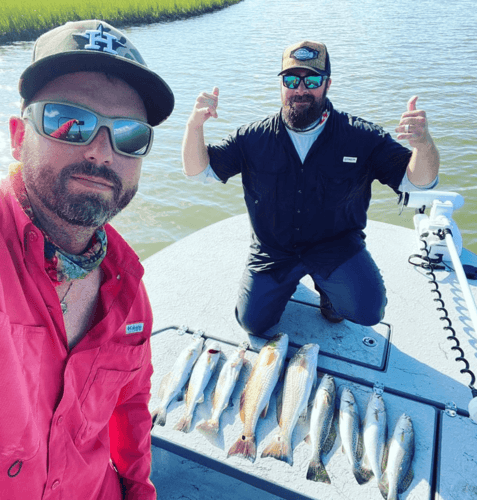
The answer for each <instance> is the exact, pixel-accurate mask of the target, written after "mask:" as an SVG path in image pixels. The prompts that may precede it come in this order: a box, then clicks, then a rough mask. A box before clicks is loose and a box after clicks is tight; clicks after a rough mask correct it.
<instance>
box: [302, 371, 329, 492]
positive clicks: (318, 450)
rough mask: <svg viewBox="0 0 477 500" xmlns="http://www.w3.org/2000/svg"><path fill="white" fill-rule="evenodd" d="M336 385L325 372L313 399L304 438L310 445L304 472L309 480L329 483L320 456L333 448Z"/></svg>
mask: <svg viewBox="0 0 477 500" xmlns="http://www.w3.org/2000/svg"><path fill="white" fill-rule="evenodd" d="M335 400H336V385H335V380H334V378H333V377H332V376H331V375H327V374H325V375H324V376H323V378H322V379H321V382H320V385H319V386H318V390H317V391H316V394H315V399H314V400H313V408H312V410H311V416H310V433H309V434H308V436H307V437H306V438H305V440H306V442H307V443H309V444H310V445H311V458H310V464H309V466H308V471H307V473H306V478H307V479H309V480H310V481H317V482H322V483H327V484H330V483H331V480H330V477H329V475H328V472H327V471H326V469H325V466H324V465H323V462H322V459H321V456H322V454H323V455H326V454H327V453H329V452H330V451H331V448H333V444H334V442H335V439H336V431H335V428H334V425H333V415H334V413H335Z"/></svg>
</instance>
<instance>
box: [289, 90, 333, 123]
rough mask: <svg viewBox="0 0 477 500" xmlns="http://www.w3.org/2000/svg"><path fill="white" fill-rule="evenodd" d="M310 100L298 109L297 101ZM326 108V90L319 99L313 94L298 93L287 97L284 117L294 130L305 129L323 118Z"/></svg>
mask: <svg viewBox="0 0 477 500" xmlns="http://www.w3.org/2000/svg"><path fill="white" fill-rule="evenodd" d="M297 102H308V103H310V105H309V106H308V107H307V108H304V109H297V107H296V106H295V103H297ZM325 109H326V91H325V92H324V93H323V96H322V97H321V98H320V99H319V100H317V99H315V97H314V96H312V95H311V94H303V95H296V96H293V97H290V98H289V99H287V100H286V101H285V102H284V104H283V107H282V117H283V120H284V122H285V124H286V125H287V126H288V127H289V128H291V129H292V130H298V131H300V130H305V129H306V128H308V127H309V126H310V125H311V124H313V123H315V122H316V121H317V120H319V119H320V118H321V115H322V114H323V112H324V111H325Z"/></svg>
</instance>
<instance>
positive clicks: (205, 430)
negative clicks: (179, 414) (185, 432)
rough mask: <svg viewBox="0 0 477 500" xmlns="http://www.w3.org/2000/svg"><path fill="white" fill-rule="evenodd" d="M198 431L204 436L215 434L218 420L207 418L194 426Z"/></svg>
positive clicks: (217, 430)
mask: <svg viewBox="0 0 477 500" xmlns="http://www.w3.org/2000/svg"><path fill="white" fill-rule="evenodd" d="M196 429H197V430H198V431H200V432H201V433H202V434H204V435H206V436H216V435H217V434H218V433H219V422H218V420H207V421H206V422H203V423H202V424H200V425H198V426H197V427H196Z"/></svg>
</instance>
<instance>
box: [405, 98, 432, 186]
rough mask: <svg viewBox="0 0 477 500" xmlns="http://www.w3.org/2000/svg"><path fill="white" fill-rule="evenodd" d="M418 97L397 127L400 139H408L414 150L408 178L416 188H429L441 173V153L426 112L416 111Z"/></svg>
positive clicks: (412, 100)
mask: <svg viewBox="0 0 477 500" xmlns="http://www.w3.org/2000/svg"><path fill="white" fill-rule="evenodd" d="M416 102H417V95H415V96H413V97H411V98H410V99H409V101H408V103H407V111H406V112H405V113H403V114H402V116H401V121H400V122H399V125H398V126H397V127H396V132H398V134H399V135H398V136H397V138H398V139H407V140H408V141H409V144H410V145H411V147H412V148H414V149H413V152H412V156H411V159H410V160H409V164H408V166H407V176H408V178H409V180H410V181H411V182H412V183H413V184H414V185H415V186H427V185H428V184H430V183H431V182H433V181H434V179H435V178H436V176H437V174H438V172H439V152H438V151H437V148H436V145H435V144H434V141H433V140H432V137H431V134H429V130H428V127H427V118H426V112H425V111H423V110H417V109H416Z"/></svg>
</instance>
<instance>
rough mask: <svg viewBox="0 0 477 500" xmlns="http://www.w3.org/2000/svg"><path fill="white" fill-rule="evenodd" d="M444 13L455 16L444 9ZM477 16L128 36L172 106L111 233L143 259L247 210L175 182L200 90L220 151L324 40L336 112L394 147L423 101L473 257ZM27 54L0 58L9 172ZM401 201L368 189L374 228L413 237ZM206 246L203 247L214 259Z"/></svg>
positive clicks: (221, 193)
mask: <svg viewBox="0 0 477 500" xmlns="http://www.w3.org/2000/svg"><path fill="white" fill-rule="evenodd" d="M450 5H451V9H450ZM476 21H477V14H476V10H475V7H474V5H473V3H472V2H471V1H470V0H456V1H455V2H452V4H449V3H445V2H444V3H443V2H440V1H437V0H433V1H431V0H422V1H420V2H411V1H408V0H396V1H394V2H379V1H378V0H362V1H360V2H358V1H356V0H342V1H340V2H335V1H332V0H273V1H272V0H244V1H243V2H240V3H239V4H237V5H234V6H232V7H229V8H227V9H224V10H222V11H219V12H216V13H213V14H208V15H204V16H200V17H198V18H193V19H188V20H184V21H176V22H172V23H165V24H154V25H147V26H140V27H136V28H132V29H128V30H126V31H127V33H128V35H129V36H130V37H131V39H132V40H133V41H134V43H135V44H136V46H137V47H138V48H140V50H141V52H142V54H143V56H144V57H145V59H146V61H147V62H148V64H149V66H150V67H151V68H152V69H154V70H155V71H157V72H158V73H159V74H160V75H161V76H163V78H164V79H165V80H166V81H167V82H168V83H169V85H170V86H171V87H172V89H173V91H174V93H175V96H176V107H175V111H174V113H173V115H172V116H171V118H170V119H169V120H168V121H167V122H166V123H165V124H163V125H162V126H161V127H159V128H158V129H156V142H155V145H154V147H153V151H152V153H151V154H150V155H149V156H148V158H147V160H146V161H145V162H144V165H143V177H142V181H141V184H140V190H139V193H138V195H137V196H136V199H135V200H134V201H133V202H132V204H131V205H130V207H129V208H128V209H127V210H126V211H125V212H124V213H123V214H121V215H119V216H118V217H117V218H116V219H115V222H114V225H115V226H116V227H117V228H118V229H119V231H121V232H122V234H124V235H125V237H126V238H127V239H128V241H129V242H130V243H131V244H132V245H133V246H134V248H135V249H136V250H137V251H138V252H139V254H140V255H141V256H142V257H145V256H147V255H149V254H151V253H152V252H154V251H157V250H159V249H161V248H163V247H164V246H167V245H169V244H170V243H172V242H174V241H176V240H178V239H180V238H183V237H184V236H186V235H188V234H190V233H192V232H193V231H196V230H198V229H200V228H202V227H204V226H207V225H209V224H211V223H213V222H216V221H218V220H221V219H224V218H226V217H230V216H232V215H236V214H239V213H243V212H244V211H245V208H244V202H243V194H242V188H241V184H240V179H238V178H237V179H233V180H231V181H229V183H228V184H227V185H226V186H223V185H213V186H202V185H197V184H195V183H193V182H191V181H188V180H186V179H185V178H184V177H183V175H182V173H181V161H180V144H181V140H182V134H183V129H184V125H185V122H186V120H187V117H188V115H189V113H190V111H191V109H192V106H193V104H194V101H195V98H196V96H197V95H198V93H199V92H200V91H202V90H211V89H212V87H213V86H214V85H217V86H218V87H219V88H220V95H221V98H220V108H219V119H218V120H210V122H209V123H208V124H207V129H206V136H207V139H208V140H210V141H216V140H219V139H220V138H221V137H222V136H224V135H226V134H227V133H228V132H231V131H232V130H233V129H235V128H236V127H238V126H239V125H241V124H244V123H247V122H249V121H252V120H255V119H258V118H261V117H263V116H265V115H268V114H271V113H274V112H275V111H276V110H277V109H278V107H279V105H280V99H279V95H280V94H279V79H278V77H277V76H276V75H277V73H278V72H279V70H280V61H281V53H282V50H283V48H284V47H285V46H287V45H289V44H291V43H294V42H296V41H298V40H301V39H306V38H308V39H312V40H321V41H324V42H325V43H326V44H327V46H328V49H329V52H330V54H331V67H332V78H333V84H332V87H331V90H330V93H329V97H330V99H331V100H332V101H333V103H334V105H335V107H337V108H338V109H342V110H345V111H349V112H351V113H353V114H357V115H359V116H362V117H363V118H365V119H368V120H371V121H373V122H375V123H378V124H380V125H382V126H383V127H384V128H385V129H386V130H388V131H389V132H391V133H392V134H393V135H394V136H395V135H396V134H395V133H394V128H395V127H396V125H397V123H398V122H399V119H400V115H401V113H402V112H404V111H405V110H406V103H407V101H408V99H409V98H410V97H411V96H412V95H414V94H417V95H419V100H418V107H422V108H423V109H425V110H426V111H427V115H428V119H429V124H430V130H431V132H432V134H433V136H434V138H435V140H436V143H437V145H438V147H439V150H440V153H441V161H442V165H441V174H440V185H439V187H438V189H439V190H446V191H457V192H459V193H461V194H462V195H463V196H464V197H465V205H464V207H463V208H462V209H460V210H459V211H458V212H456V214H455V219H456V221H457V223H458V225H459V228H460V230H461V232H462V234H463V239H464V246H465V247H466V248H468V249H470V250H472V251H473V252H477V189H476V184H477V182H476V181H477V169H476V166H477V138H476V134H475V131H476V128H477V119H476V103H477V77H476V75H477V59H476V57H475V54H476V53H477V40H476V37H475V26H476V25H477V23H476ZM31 48H32V43H18V44H15V45H13V46H9V47H0V90H1V92H0V159H1V165H2V169H3V170H2V174H4V173H6V169H7V165H8V163H9V162H10V153H9V145H8V117H9V116H10V115H11V114H14V113H17V112H18V106H19V97H18V93H17V90H16V85H17V81H18V77H19V75H20V74H21V71H22V70H23V68H24V67H25V66H26V65H27V64H28V63H29V60H30V53H31ZM398 212H399V210H398V206H397V197H396V196H395V194H394V193H393V192H392V191H391V190H390V189H389V188H387V187H383V186H381V185H379V184H377V185H375V186H374V188H373V202H372V206H371V208H370V211H369V216H370V218H372V219H375V220H379V221H383V222H390V223H393V224H398V225H402V226H406V227H413V224H412V216H413V210H411V209H406V210H405V211H404V213H403V215H401V216H399V215H398ZM212 245H213V242H211V248H212Z"/></svg>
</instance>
